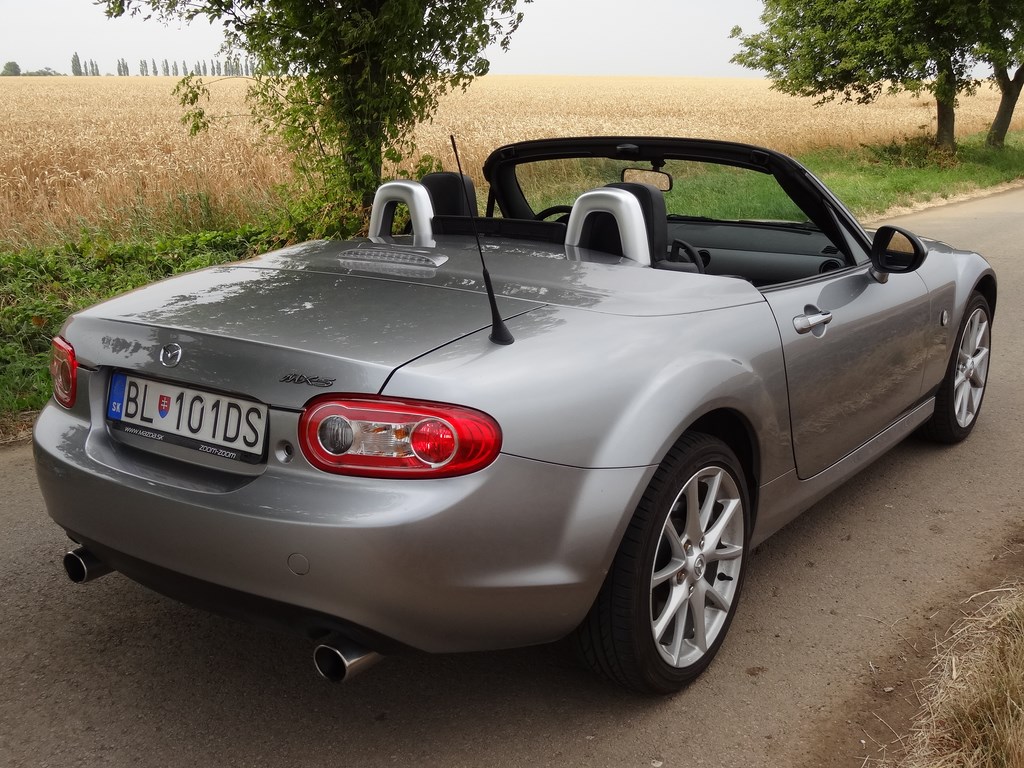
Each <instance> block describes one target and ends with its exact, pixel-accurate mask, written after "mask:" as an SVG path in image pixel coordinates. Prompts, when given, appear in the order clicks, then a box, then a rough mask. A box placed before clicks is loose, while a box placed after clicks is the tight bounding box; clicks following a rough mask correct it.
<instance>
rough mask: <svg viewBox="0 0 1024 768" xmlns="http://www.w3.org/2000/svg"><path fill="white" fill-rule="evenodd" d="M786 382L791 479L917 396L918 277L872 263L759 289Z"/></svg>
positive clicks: (923, 311) (922, 310)
mask: <svg viewBox="0 0 1024 768" xmlns="http://www.w3.org/2000/svg"><path fill="white" fill-rule="evenodd" d="M764 296H765V299H766V300H767V301H768V303H769V305H770V306H771V308H772V312H774V314H775V319H776V322H777V323H778V327H779V332H780V334H781V337H782V347H783V353H784V357H785V365H786V376H787V379H788V385H789V405H790V419H791V426H792V430H793V447H794V453H795V460H796V467H797V474H798V476H799V477H800V478H802V479H806V478H809V477H812V476H814V475H816V474H817V473H819V472H821V471H822V470H824V469H827V468H828V467H829V466H831V465H832V464H834V463H835V462H836V461H838V460H839V459H841V458H843V457H844V456H846V455H847V454H849V453H850V452H851V451H853V450H854V449H856V448H857V447H859V446H860V445H863V444H864V443H865V442H867V441H868V440H870V439H871V438H872V437H874V436H875V435H877V434H878V433H879V432H881V431H882V430H884V429H885V428H886V427H887V426H889V425H890V424H891V423H892V422H893V421H894V420H895V419H896V418H897V417H898V416H900V414H902V413H903V412H904V411H906V410H907V409H908V408H910V407H911V406H912V405H914V404H915V403H916V402H917V401H918V400H919V399H920V397H921V395H922V392H921V388H922V382H923V371H924V365H925V361H926V358H927V354H928V352H927V350H928V346H927V344H926V329H927V326H928V320H929V314H930V312H929V298H928V294H927V289H926V287H925V284H924V282H923V281H922V280H921V278H920V277H919V276H918V275H917V273H915V272H911V273H908V274H899V275H890V276H889V279H888V281H887V282H885V283H880V282H878V281H877V280H876V279H875V278H874V277H873V276H872V275H871V274H870V271H869V265H867V264H863V265H861V266H859V267H855V268H850V269H847V270H844V271H841V272H835V273H829V274H827V275H825V276H822V277H820V278H816V279H813V280H804V281H800V282H799V283H794V284H788V285H781V286H777V287H773V288H767V289H765V290H764Z"/></svg>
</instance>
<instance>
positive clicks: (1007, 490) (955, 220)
mask: <svg viewBox="0 0 1024 768" xmlns="http://www.w3.org/2000/svg"><path fill="white" fill-rule="evenodd" d="M1021 210H1024V190H1018V191H1014V192H1007V193H1003V194H999V195H995V196H992V197H988V198H985V199H982V200H977V201H973V202H969V203H960V204H956V205H951V206H945V207H942V208H937V209H932V210H929V211H926V212H923V213H918V214H913V215H910V216H906V217H903V218H902V219H900V220H899V223H901V224H903V225H904V226H908V227H910V228H912V229H914V230H915V231H917V232H919V233H921V234H923V235H928V236H935V237H939V238H941V239H945V240H948V241H950V242H954V243H958V244H962V245H969V246H971V247H974V248H977V249H978V250H979V251H981V252H982V253H985V254H987V255H988V256H989V257H990V258H991V260H992V262H993V263H994V264H995V266H996V269H997V271H998V274H999V280H1000V284H999V289H1000V294H999V306H998V310H997V312H998V314H997V318H996V322H995V324H994V342H993V344H994V357H993V362H992V368H991V378H990V386H989V391H988V394H987V396H986V400H985V406H984V409H983V412H982V415H981V419H980V422H979V424H978V427H977V429H976V431H975V433H974V435H973V436H972V437H971V439H970V440H968V441H967V442H966V443H964V444H961V445H959V446H955V447H952V448H939V447H935V446H933V445H930V444H927V443H923V442H921V441H918V440H916V439H911V440H909V441H907V442H906V443H904V444H903V445H902V446H900V447H899V448H897V449H896V450H895V451H894V452H893V453H891V454H890V455H889V456H887V457H886V458H884V459H882V460H881V461H878V462H877V463H876V464H874V465H873V466H872V467H870V468H869V469H868V470H867V471H865V472H864V473H862V474H861V475H860V476H859V477H857V478H856V479H854V480H853V481H851V482H850V483H848V484H847V485H846V486H845V487H843V488H841V489H840V490H838V491H837V492H835V493H833V494H832V495H831V496H829V497H828V498H827V499H825V500H824V501H823V502H821V503H819V504H818V505H817V506H816V507H815V508H814V509H813V510H811V511H810V512H808V513H806V514H805V515H804V516H803V517H801V518H800V519H799V520H797V521H796V522H795V523H794V524H792V525H791V526H789V527H788V528H787V529H786V530H784V531H783V532H781V533H780V534H778V535H777V536H775V537H774V538H773V539H771V540H769V541H768V542H767V543H766V544H764V545H763V546H762V547H760V548H759V550H758V551H757V552H756V553H755V554H754V555H753V556H752V557H751V560H750V571H749V576H748V581H747V586H746V592H745V595H744V598H743V605H742V606H741V608H740V611H739V614H738V616H737V619H736V621H735V623H734V624H733V627H732V630H731V632H730V637H729V638H728V640H727V642H726V645H725V647H724V649H723V651H722V653H721V654H720V655H719V657H718V659H717V660H716V662H715V663H714V664H713V665H712V667H711V669H710V670H709V671H708V673H707V674H705V675H704V676H703V677H702V678H701V679H700V680H698V681H697V682H696V683H695V684H694V685H693V686H691V687H690V688H689V689H688V690H686V691H684V692H683V693H682V694H680V695H678V696H676V697H674V698H672V699H665V700H655V699H644V698H636V697H633V696H630V695H628V694H625V693H622V692H620V691H618V690H616V689H615V688H613V687H611V686H608V685H604V684H603V683H601V682H599V681H597V680H594V679H592V678H591V677H590V676H589V675H588V674H587V673H586V672H584V671H583V670H581V669H579V668H577V667H576V666H575V665H574V663H573V661H572V659H571V658H570V655H569V654H568V652H567V651H566V650H565V649H564V648H562V647H559V646H555V647H548V648H536V649H527V650H521V651H514V652H507V653H488V654H473V655H468V656H442V657H430V656H426V655H413V656H407V657H400V658H391V659H387V660H385V661H384V662H383V663H382V664H380V665H379V666H378V667H376V668H374V669H373V670H372V671H370V672H368V673H366V674H365V675H363V676H361V677H359V678H357V679H355V680H354V681H352V683H350V684H348V685H346V686H343V687H336V686H331V685H329V684H327V683H324V682H321V681H320V680H318V679H317V678H316V676H315V673H314V672H313V665H312V660H311V651H312V648H311V646H310V644H309V643H307V642H306V641H304V640H302V639H301V638H291V637H287V636H279V635H274V634H270V633H267V632H264V631H262V630H258V629H252V628H248V627H246V626H243V625H240V624H236V623H233V622H231V621H228V620H226V619H221V618H219V617H215V616H210V615H207V614H205V613H201V612H198V611H194V610H191V609H189V608H186V607H184V606H181V605H178V604H176V603H173V602H171V601H168V600H165V599H164V598H161V597H159V596H157V595H155V594H152V593H150V592H148V591H146V590H144V589H143V588H141V587H139V586H136V585H135V584H133V583H131V582H129V581H128V580H126V579H124V578H123V577H121V576H119V575H116V574H115V575H112V576H109V577H106V578H104V579H101V580H99V581H97V582H95V583H93V584H89V585H85V586H75V585H72V584H70V583H69V582H68V581H67V580H66V579H65V578H64V576H63V572H62V571H61V569H60V565H59V558H60V555H61V553H62V552H63V551H64V548H65V545H66V540H65V538H64V536H63V534H62V533H61V532H60V531H59V530H58V529H57V528H56V526H54V525H53V524H52V523H51V522H50V521H49V519H48V518H47V516H46V513H45V511H44V510H43V505H42V501H41V499H40V496H39V492H38V490H37V488H36V485H35V482H34V479H33V472H32V462H31V451H30V448H29V446H28V445H26V444H22V445H17V446H14V447H10V448H6V449H2V450H0V488H3V489H4V494H3V498H2V500H0V526H2V529H3V531H4V536H3V537H2V543H0V580H2V583H3V584H4V589H3V590H2V592H0V648H2V649H3V652H2V654H0V765H4V766H12V768H13V767H14V766H38V765H47V764H49V765H53V764H62V765H79V764H81V765H105V766H129V765H131V766H135V765H139V766H161V767H162V768H163V767H166V768H173V767H175V766H188V768H192V766H196V765H200V766H202V765H218V766H223V767H224V768H227V767H228V766H251V765H268V766H300V765H301V766H303V768H315V767H316V766H321V765H322V766H328V765H330V766H336V765H362V766H372V765H411V766H434V765H436V766H459V765H472V766H478V765H500V766H519V765H522V766H545V765H552V766H563V765H600V766H603V765H609V766H661V765H664V766H666V768H668V767H670V766H682V765H686V766H688V768H694V767H696V766H716V767H722V768H728V767H729V766H737V767H738V766H743V767H744V768H748V767H752V766H775V765H796V764H804V765H808V766H810V765H815V766H816V765H827V764H835V765H854V764H859V762H854V761H855V760H858V761H859V760H862V759H863V757H864V756H865V755H867V754H869V753H871V754H874V753H876V752H877V750H878V746H880V745H888V743H889V742H892V741H894V740H895V736H894V735H893V733H892V732H890V731H889V730H888V727H889V726H890V725H891V726H893V727H894V728H895V729H896V730H901V729H902V728H904V727H905V721H904V720H903V719H902V718H903V717H904V716H905V715H907V714H908V713H909V712H911V711H912V709H913V707H912V702H913V701H914V698H913V686H912V683H913V680H914V679H915V678H916V677H918V676H920V674H922V673H923V671H924V669H925V668H926V667H927V663H928V661H929V660H930V656H931V646H932V636H933V635H934V634H938V635H940V636H941V634H942V633H943V632H944V631H945V629H946V627H947V626H948V622H949V621H950V620H951V619H952V618H953V617H954V616H955V614H956V612H957V609H958V608H959V607H960V606H959V604H960V601H961V600H963V599H965V598H966V597H968V596H970V595H971V594H973V593H974V592H977V591H979V590H982V589H987V588H991V587H995V586H998V582H999V579H1000V578H1001V577H1002V575H1004V574H1006V573H1007V572H1008V571H1010V570H1012V569H1015V568H1016V569H1019V567H1020V562H1021V560H1020V557H1019V550H1021V549H1024V538H1022V536H1021V523H1020V521H1021V508H1022V499H1021V492H1020V477H1019V474H1020V469H1019V457H1020V456H1021V455H1024V430H1022V429H1021V420H1022V413H1024V411H1022V409H1021V404H1022V401H1024V383H1022V378H1021V377H1020V376H1019V375H1018V371H1020V370H1021V369H1022V366H1024V360H1022V355H1024V351H1022V348H1021V345H1020V344H1019V343H1018V341H1017V340H1019V339H1020V338H1021V337H1022V335H1024V327H1022V325H1024V316H1022V314H1021V311H1020V307H1021V302H1022V292H1024V264H1022V262H1021V260H1020V259H1019V258H1018V256H1019V254H1018V249H1019V245H1018V244H1019V243H1020V242H1022V241H1024V219H1022V217H1021V216H1020V214H1019V212H1020V211H1021ZM1015 551H1017V552H1018V554H1017V555H1015V554H1013V552H1015ZM367 588H368V589H372V585H370V584H368V585H367ZM883 720H884V721H885V723H886V724H883V723H882V721H883ZM876 742H877V745H878V746H876Z"/></svg>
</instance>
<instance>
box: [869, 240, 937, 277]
mask: <svg viewBox="0 0 1024 768" xmlns="http://www.w3.org/2000/svg"><path fill="white" fill-rule="evenodd" d="M927 255H928V249H927V248H925V247H924V243H922V242H921V240H920V238H919V237H918V236H917V235H915V234H914V233H913V232H909V231H908V230H906V229H903V228H902V227H892V226H885V227H880V228H879V229H878V231H877V232H875V237H874V239H873V240H872V241H871V254H870V256H871V275H872V277H874V278H875V279H876V280H877V281H878V282H880V283H884V282H885V281H886V280H888V279H889V275H891V274H896V275H901V274H904V273H906V272H913V271H914V270H916V269H917V268H918V267H920V266H921V265H922V264H923V263H924V257H925V256H927Z"/></svg>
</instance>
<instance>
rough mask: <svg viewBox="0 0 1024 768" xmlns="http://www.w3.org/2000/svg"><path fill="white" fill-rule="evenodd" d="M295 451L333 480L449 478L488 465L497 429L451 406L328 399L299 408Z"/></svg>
mask: <svg viewBox="0 0 1024 768" xmlns="http://www.w3.org/2000/svg"><path fill="white" fill-rule="evenodd" d="M299 446H300V447H301V448H302V454H303V455H304V456H305V457H306V460H307V461H308V462H309V463H310V464H312V465H313V466H314V467H316V468H318V469H322V470H323V471H325V472H333V473H335V474H339V475H356V476H359V477H388V478H399V477H404V478H432V477H454V476H456V475H465V474H469V473H470V472H476V471H477V470H479V469H483V468H484V467H486V466H487V465H488V464H490V463H491V462H492V461H494V459H495V458H496V457H497V456H498V452H499V451H500V450H501V428H500V427H499V426H498V423H497V422H496V421H495V420H494V419H492V418H491V417H490V416H488V415H487V414H485V413H482V412H480V411H476V410H473V409H472V408H463V407H461V406H457V405H446V404H444V403H431V402H425V401H419V400H396V399H391V398H383V397H367V396H362V397H351V396H344V395H327V396H325V397H318V398H316V399H315V400H312V401H310V402H309V403H308V404H307V405H306V409H305V410H304V411H303V413H302V417H301V418H300V419H299Z"/></svg>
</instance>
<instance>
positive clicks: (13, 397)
mask: <svg viewBox="0 0 1024 768" xmlns="http://www.w3.org/2000/svg"><path fill="white" fill-rule="evenodd" d="M799 159H800V161H801V162H803V163H804V165H806V166H807V167H808V168H810V169H811V171H813V172H814V173H815V174H817V175H818V176H819V177H820V178H821V179H822V180H823V181H824V182H825V183H826V184H828V185H829V186H830V187H831V188H832V189H833V190H834V191H835V192H836V194H837V195H838V196H839V197H840V199H842V200H844V201H845V202H846V204H847V205H848V206H849V207H850V208H851V209H852V210H853V211H854V213H856V214H858V215H860V216H875V215H878V214H880V213H883V212H884V211H886V210H888V209H890V208H892V207H894V206H897V205H907V204H910V203H913V202H919V201H922V200H925V201H926V200H931V199H934V198H938V197H946V196H951V195H956V194H960V193H962V192H966V191H970V190H972V189H977V188H983V187H989V186H993V185H996V184H1000V183H1002V182H1007V181H1012V180H1015V179H1021V178H1024V132H1017V133H1014V134H1011V135H1010V136H1009V137H1007V146H1006V148H1005V149H1003V150H1001V151H996V150H990V149H988V148H986V147H985V146H984V144H983V137H982V136H977V137H972V138H970V139H968V140H965V141H964V142H963V143H962V144H961V145H960V148H959V149H958V151H957V153H956V155H955V156H951V155H947V154H941V153H937V152H936V151H935V150H933V149H931V148H930V147H929V146H928V145H927V143H925V142H922V141H919V140H907V141H903V142H893V143H891V144H888V145H884V146H873V147H860V148H857V149H825V150H816V151H814V152H809V153H806V154H804V155H802V156H801V157H800V158H799ZM602 162H603V163H604V165H602V164H601V163H598V164H593V163H592V164H591V166H587V167H581V166H579V165H578V164H574V163H572V162H570V163H566V164H564V165H563V167H561V168H559V169H558V173H557V175H556V176H555V177H554V178H550V179H548V180H547V181H546V182H545V180H544V179H538V178H534V179H530V180H529V186H530V187H531V189H530V190H528V191H530V192H534V193H536V192H540V193H542V194H543V199H545V200H548V199H550V200H551V202H552V204H553V203H555V202H567V203H571V202H572V200H573V199H574V196H575V194H578V193H579V191H582V190H583V189H587V188H592V187H595V186H600V185H601V184H604V183H606V182H607V181H608V179H606V178H605V176H607V173H608V172H609V169H610V168H611V166H610V165H609V163H611V161H602ZM612 164H613V165H614V163H612ZM606 166H608V167H606ZM611 171H612V172H613V175H614V176H615V177H617V174H618V170H617V169H616V168H611ZM736 174H737V172H736V171H734V170H732V169H728V168H713V169H710V170H705V171H702V172H696V171H695V172H692V173H690V172H686V173H685V174H681V175H680V177H679V178H677V179H676V187H675V189H673V191H672V192H670V193H669V195H668V196H667V199H668V202H669V206H670V210H672V211H675V212H680V213H691V214H695V215H702V216H711V217H715V218H792V216H791V215H788V213H792V211H791V210H789V211H788V213H787V210H786V209H787V206H788V205H789V203H788V200H782V201H780V200H779V194H778V189H777V187H776V186H775V184H774V182H773V181H772V179H770V178H769V177H760V176H758V177H757V178H756V179H755V182H754V183H743V184H739V183H736V182H735V180H734V179H733V176H736ZM761 182H764V183H761ZM545 185H546V186H545ZM581 185H582V186H581ZM563 198H564V199H563ZM285 218H286V217H285ZM285 218H281V217H280V216H279V221H283V222H284V223H283V224H279V225H278V227H277V228H278V229H280V228H285V229H288V231H289V232H290V233H291V236H292V237H294V236H295V233H296V232H298V231H299V230H297V229H295V228H294V227H292V226H289V225H287V221H285ZM267 220H271V219H270V218H269V216H268V219H267ZM270 229H273V227H268V226H263V227H256V226H247V227H242V228H239V229H234V230H232V231H228V232H220V231H209V232H199V233H197V234H189V235H179V236H172V237H162V238H159V239H148V240H137V241H132V242H111V241H110V240H108V239H105V238H103V237H98V236H95V235H83V236H82V237H81V238H80V239H79V241H78V242H69V243H65V244H64V245H61V246H55V247H46V248H28V249H23V250H2V249H0V440H2V439H3V437H4V434H5V433H9V432H10V431H11V429H12V427H11V425H12V424H15V423H16V422H17V414H19V413H23V412H25V411H32V410H35V409H38V408H40V407H41V406H42V404H43V403H44V402H45V401H46V399H47V397H48V396H49V381H48V373H47V364H48V360H49V347H50V338H51V337H52V336H54V335H55V334H56V333H57V332H58V331H59V329H60V326H61V323H62V322H63V321H64V318H65V317H67V315H69V314H70V313H72V312H74V311H76V310H78V309H80V308H82V307H86V306H89V305H90V304H94V303H96V302H98V301H101V300H103V299H105V298H107V297H109V296H112V295H114V294H117V293H121V292H124V291H126V290H129V289H131V288H135V287H137V286H139V285H144V284H146V283H150V282H153V281H154V280H158V279H160V278H163V277H166V276H168V275H172V274H176V273H178V272H184V271H188V270H192V269H198V268H200V267H205V266H210V265H213V264H221V263H224V262H228V261H233V260H236V259H239V258H244V257H246V256H248V255H252V254H254V253H257V252H259V251H262V250H267V249H269V248H270V247H272V246H273V245H275V244H276V243H278V242H279V241H280V240H281V239H283V238H276V237H274V236H272V235H269V234H267V233H268V231H269V230H270Z"/></svg>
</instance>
